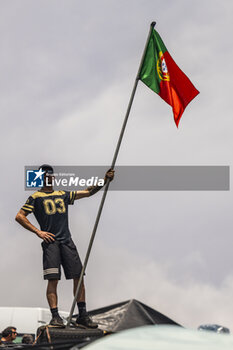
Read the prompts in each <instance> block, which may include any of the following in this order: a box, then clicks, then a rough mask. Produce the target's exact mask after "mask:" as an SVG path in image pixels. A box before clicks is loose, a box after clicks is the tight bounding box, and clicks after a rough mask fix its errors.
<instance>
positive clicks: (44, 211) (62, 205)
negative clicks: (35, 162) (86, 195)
mask: <svg viewBox="0 0 233 350" xmlns="http://www.w3.org/2000/svg"><path fill="white" fill-rule="evenodd" d="M74 198H75V192H74V191H72V192H66V191H53V192H51V193H48V192H42V191H37V192H35V193H33V194H32V195H31V196H30V197H29V198H28V200H27V201H26V203H25V204H24V206H23V207H22V209H23V210H25V211H26V212H27V213H34V215H35V217H36V219H37V221H38V223H39V225H40V229H41V231H47V232H51V233H53V234H54V235H55V239H56V240H58V241H66V240H68V239H69V238H70V236H71V234H70V230H69V225H68V205H69V204H74Z"/></svg>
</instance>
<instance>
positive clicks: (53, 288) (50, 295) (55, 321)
mask: <svg viewBox="0 0 233 350" xmlns="http://www.w3.org/2000/svg"><path fill="white" fill-rule="evenodd" d="M57 284H58V280H48V286H47V291H46V296H47V300H48V303H49V307H50V310H51V313H52V320H51V321H50V324H51V325H53V326H64V323H63V320H62V318H61V317H60V315H59V313H58V308H57V299H58V298H57Z"/></svg>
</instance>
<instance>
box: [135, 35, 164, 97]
mask: <svg viewBox="0 0 233 350" xmlns="http://www.w3.org/2000/svg"><path fill="white" fill-rule="evenodd" d="M166 51H167V48H166V46H165V45H164V43H163V41H162V39H161V37H160V35H159V33H158V32H156V30H154V29H153V30H152V32H151V36H150V39H149V42H148V46H147V49H146V54H145V58H144V61H143V64H142V68H141V72H140V75H139V78H140V79H141V81H143V83H144V84H146V85H147V86H148V87H149V88H150V89H151V90H153V91H154V92H156V93H157V94H159V92H160V82H161V79H160V77H159V75H158V71H157V62H158V60H159V53H160V52H162V53H164V52H166Z"/></svg>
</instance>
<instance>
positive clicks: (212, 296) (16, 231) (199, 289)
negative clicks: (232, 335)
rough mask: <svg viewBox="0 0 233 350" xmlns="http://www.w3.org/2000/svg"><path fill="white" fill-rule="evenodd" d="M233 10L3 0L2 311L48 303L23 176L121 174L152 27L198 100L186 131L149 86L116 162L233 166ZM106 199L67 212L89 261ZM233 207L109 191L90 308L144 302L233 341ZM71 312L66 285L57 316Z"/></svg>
mask: <svg viewBox="0 0 233 350" xmlns="http://www.w3.org/2000/svg"><path fill="white" fill-rule="evenodd" d="M232 11H233V3H232V1H231V0H222V1H220V0H204V1H203V0H202V1H200V0H195V1H194V0H192V1H191V0H172V1H169V0H166V1H164V0H163V1H158V0H148V1H145V0H144V1H139V0H134V1H129V0H124V1H123V0H118V1H116V0H115V1H113V0H106V1H104V0H99V1H94V0H92V1H86V2H83V1H79V0H50V1H43V0H38V1H30V0H21V1H16V0H2V1H1V2H0V27H1V29H0V109H1V114H0V115H1V139H0V142H1V145H0V146H1V147H0V152H1V169H2V171H1V183H0V187H1V199H0V206H1V211H0V213H1V220H0V229H1V255H0V259H1V267H0V268H1V271H0V275H1V302H0V305H1V306H38V307H47V301H46V298H45V288H46V282H44V281H43V279H42V262H41V260H42V259H41V257H42V254H41V247H40V243H41V242H40V240H39V239H38V238H37V236H35V235H34V234H33V233H31V232H29V231H26V230H24V229H23V228H21V227H20V226H19V225H18V224H17V223H16V222H15V221H14V218H15V215H16V213H17V211H18V210H19V209H20V207H21V206H22V204H23V203H24V202H25V200H26V199H27V197H28V192H26V191H24V166H25V165H31V164H32V165H33V164H41V163H50V164H52V165H106V167H108V165H109V164H111V161H112V157H113V153H114V150H115V146H116V142H117V139H118V136H119V132H120V128H121V125H122V122H123V119H124V114H125V111H126V108H127V104H128V101H129V97H130V93H131V89H132V86H133V83H134V79H135V76H136V72H137V69H138V65H139V62H140V57H141V54H142V51H143V48H144V45H145V41H146V37H147V34H148V30H149V25H150V23H151V22H152V21H156V22H157V25H156V29H157V30H158V32H159V33H160V35H161V37H162V38H163V40H164V42H165V45H166V46H167V48H168V50H169V52H170V54H171V55H172V57H173V58H174V60H175V61H176V63H177V64H178V65H179V66H180V68H181V69H182V70H183V71H184V72H185V73H186V74H187V75H188V76H189V78H190V79H191V80H192V82H193V84H194V85H195V86H196V88H197V89H198V90H199V91H200V95H198V96H197V97H196V98H195V99H194V100H193V101H192V102H191V103H190V105H189V106H188V107H187V109H186V111H185V113H184V115H183V117H182V119H181V122H180V126H179V129H178V130H177V128H176V126H175V123H174V121H173V116H172V110H171V108H170V107H169V106H168V105H167V104H166V103H165V102H164V101H163V100H161V99H160V97H159V96H158V95H156V94H155V93H153V92H152V91H151V90H149V89H148V88H147V87H146V86H145V85H144V84H142V83H140V82H139V86H138V90H137V93H136V97H135V101H134V104H133V108H132V112H131V116H130V119H129V122H128V125H127V129H126V132H125V136H124V139H123V143H122V147H121V150H120V153H119V157H118V160H117V164H119V165H229V166H232V148H233V138H232V129H233V128H232V105H233V99H232V79H231V76H232V70H233V68H232V67H233V66H232V61H233V48H232V44H231V42H232V32H233V23H232ZM116 176H117V174H116ZM100 199H101V194H100V193H98V194H97V195H96V196H95V197H92V198H90V199H83V200H81V201H80V202H76V203H75V205H74V206H73V207H72V208H70V228H71V232H72V235H73V239H74V241H75V243H76V244H77V246H78V250H79V252H80V255H81V257H82V259H83V258H84V256H85V252H86V249H87V244H88V241H89V238H90V234H91V230H92V227H93V224H94V220H95V215H96V212H97V209H98V205H99V202H100ZM232 204H233V200H232V192H231V191H225V192H209V191H206V192H204V191H203V192H189V191H187V192H153V191H151V192H139V191H138V192H122V191H121V192H120V191H119V192H109V193H108V195H107V199H106V204H105V207H104V211H103V215H102V217H101V221H100V225H99V228H98V232H97V236H96V240H95V243H94V248H93V252H92V254H91V257H90V261H89V265H88V268H87V274H86V275H87V276H86V286H87V304H88V308H89V309H93V308H97V307H101V306H105V305H108V304H111V303H115V302H119V301H123V300H127V299H131V298H135V299H138V300H140V301H142V302H144V303H146V304H148V305H149V306H151V307H153V308H155V309H156V310H158V311H160V312H162V313H164V314H166V315H167V316H168V317H171V318H173V319H174V320H175V321H177V322H180V323H181V324H183V325H185V326H189V327H197V326H198V325H199V324H201V323H220V324H223V325H224V326H228V327H230V328H232V331H233V315H232V307H233V301H232V295H233V271H232V269H233V254H232ZM29 219H30V220H32V222H33V223H34V224H35V225H36V221H35V219H34V218H33V216H30V217H29ZM71 303H72V294H71V281H65V280H64V277H63V279H62V281H61V283H60V287H59V307H60V309H63V310H67V311H68V310H69V308H70V306H71ZM16 326H17V325H16Z"/></svg>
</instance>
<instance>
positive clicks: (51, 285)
mask: <svg viewBox="0 0 233 350" xmlns="http://www.w3.org/2000/svg"><path fill="white" fill-rule="evenodd" d="M57 284H58V280H48V286H47V291H46V296H47V300H48V303H49V307H50V309H54V308H56V307H57Z"/></svg>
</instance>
